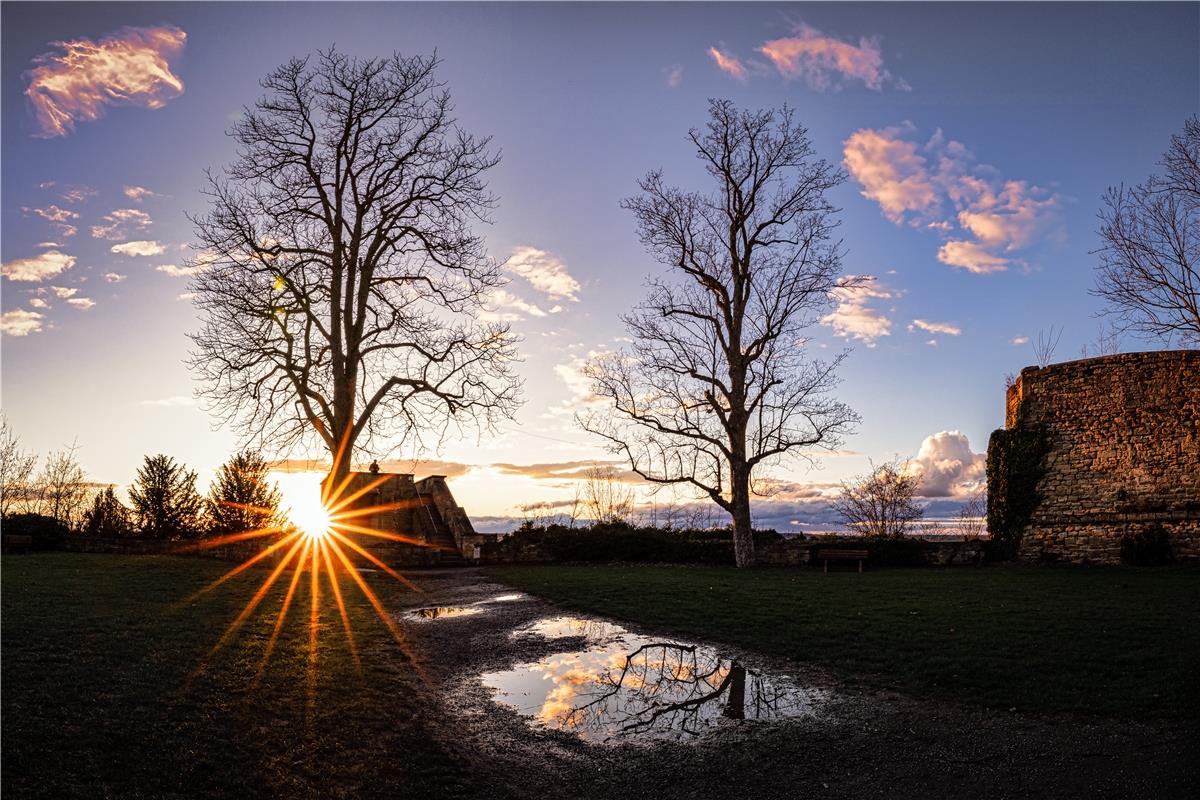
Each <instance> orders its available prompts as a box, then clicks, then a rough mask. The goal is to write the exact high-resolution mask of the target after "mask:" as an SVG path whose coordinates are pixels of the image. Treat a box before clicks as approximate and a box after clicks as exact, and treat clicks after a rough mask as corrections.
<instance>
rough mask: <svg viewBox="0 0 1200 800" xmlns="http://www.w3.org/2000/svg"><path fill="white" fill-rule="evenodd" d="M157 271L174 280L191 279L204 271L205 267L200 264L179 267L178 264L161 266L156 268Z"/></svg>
mask: <svg viewBox="0 0 1200 800" xmlns="http://www.w3.org/2000/svg"><path fill="white" fill-rule="evenodd" d="M155 269H156V270H158V271H159V272H162V273H164V274H166V275H170V276H171V277H172V278H190V277H192V276H193V275H196V274H198V273H200V272H202V271H203V270H204V267H203V266H202V265H199V264H188V265H186V266H182V267H181V266H178V265H177V264H160V265H158V266H157V267H155Z"/></svg>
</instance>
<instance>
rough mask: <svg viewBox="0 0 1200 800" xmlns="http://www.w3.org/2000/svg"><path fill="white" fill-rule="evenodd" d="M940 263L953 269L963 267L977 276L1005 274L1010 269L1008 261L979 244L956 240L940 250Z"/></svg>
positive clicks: (938, 256)
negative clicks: (993, 273) (995, 273)
mask: <svg viewBox="0 0 1200 800" xmlns="http://www.w3.org/2000/svg"><path fill="white" fill-rule="evenodd" d="M937 258H938V261H940V262H942V263H943V264H949V265H950V266H952V267H962V268H963V269H965V270H967V271H968V272H974V273H975V274H976V275H986V274H988V273H989V272H1003V271H1004V270H1005V269H1007V268H1008V259H1007V258H1002V257H1000V256H998V255H994V254H993V253H989V252H988V251H987V248H985V247H984V246H983V245H981V244H980V243H979V242H970V241H962V240H955V241H951V242H946V243H945V244H944V245H942V246H941V247H940V248H939V249H938V254H937Z"/></svg>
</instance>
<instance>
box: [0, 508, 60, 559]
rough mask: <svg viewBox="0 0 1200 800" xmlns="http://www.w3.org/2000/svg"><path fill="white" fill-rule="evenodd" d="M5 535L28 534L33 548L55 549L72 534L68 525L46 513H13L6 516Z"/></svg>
mask: <svg viewBox="0 0 1200 800" xmlns="http://www.w3.org/2000/svg"><path fill="white" fill-rule="evenodd" d="M3 527H4V535H5V536H28V537H30V538H31V539H32V540H33V542H32V544H31V545H30V549H31V550H53V549H54V548H56V547H58V543H59V541H61V540H62V539H63V538H65V537H66V536H68V535H69V534H70V530H69V529H68V528H67V526H66V525H64V524H63V523H61V522H59V521H58V520H56V519H55V518H54V517H47V516H46V515H44V514H11V515H9V516H7V517H5V518H4V526H3Z"/></svg>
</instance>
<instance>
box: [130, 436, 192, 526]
mask: <svg viewBox="0 0 1200 800" xmlns="http://www.w3.org/2000/svg"><path fill="white" fill-rule="evenodd" d="M129 500H130V502H132V503H133V515H134V521H135V523H136V525H137V527H138V530H139V531H140V532H141V533H142V535H144V536H149V537H151V538H154V539H175V538H188V537H191V536H194V535H196V533H197V532H198V531H199V528H200V522H201V518H200V515H201V513H202V512H203V510H204V501H203V499H201V497H200V495H199V494H198V493H197V492H196V473H195V472H192V471H190V470H188V469H187V468H185V467H184V466H183V465H182V464H177V463H175V459H173V458H171V457H170V456H165V455H156V456H146V459H145V461H143V462H142V466H141V467H140V468H139V469H138V473H137V478H136V479H135V480H134V482H133V486H132V487H130V489H129Z"/></svg>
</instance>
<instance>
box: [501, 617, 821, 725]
mask: <svg viewBox="0 0 1200 800" xmlns="http://www.w3.org/2000/svg"><path fill="white" fill-rule="evenodd" d="M513 635H514V636H529V635H533V636H544V637H545V638H547V639H558V638H566V637H582V638H583V639H584V640H585V642H586V645H587V646H586V649H583V650H578V651H573V652H565V653H556V654H554V655H552V656H548V657H546V658H543V659H542V660H540V661H537V662H534V663H530V664H518V665H516V666H515V667H514V668H513V669H510V670H505V671H502V672H490V673H486V674H484V675H482V676H481V680H482V681H483V684H484V685H485V686H487V687H488V688H490V689H492V690H493V692H494V695H493V699H494V700H495V701H496V702H498V703H503V704H505V705H508V706H511V707H513V708H515V709H516V710H517V711H518V712H520V713H521V714H522V715H524V716H526V717H529V719H530V723H531V724H535V725H542V726H545V727H548V728H553V729H555V730H561V731H567V732H570V733H573V734H575V735H577V736H579V737H580V738H582V739H584V740H586V741H589V742H619V741H638V740H644V739H668V740H685V741H686V740H689V739H694V738H696V737H699V736H701V735H703V734H704V733H706V732H708V731H711V730H714V729H715V728H716V727H717V726H720V725H730V724H737V722H738V721H739V720H772V719H781V718H784V717H795V716H802V715H811V714H814V713H816V707H817V706H818V705H819V704H820V703H821V701H822V700H824V699H825V698H827V696H828V693H827V692H824V691H822V690H819V689H813V688H811V687H804V686H801V685H800V684H798V683H796V682H795V681H793V680H791V679H790V678H788V677H787V676H785V675H768V674H766V673H764V672H762V671H761V670H756V669H751V668H750V667H749V666H747V665H744V664H742V663H739V662H738V661H737V660H734V659H730V658H725V657H722V656H721V654H720V653H719V652H717V651H716V650H715V649H713V648H711V647H706V646H704V645H694V644H689V643H686V642H678V641H675V640H672V639H669V638H662V639H657V638H650V637H646V636H642V635H640V634H635V633H632V632H630V631H628V630H626V629H625V628H622V627H621V626H620V625H616V624H614V623H611V622H602V621H598V620H587V619H582V618H578V617H549V618H546V619H543V620H540V621H538V622H535V623H533V624H532V625H529V626H526V627H524V628H520V629H518V630H516V631H514V632H513Z"/></svg>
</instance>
